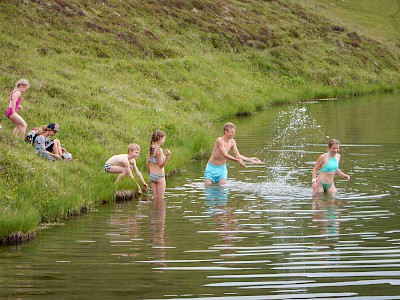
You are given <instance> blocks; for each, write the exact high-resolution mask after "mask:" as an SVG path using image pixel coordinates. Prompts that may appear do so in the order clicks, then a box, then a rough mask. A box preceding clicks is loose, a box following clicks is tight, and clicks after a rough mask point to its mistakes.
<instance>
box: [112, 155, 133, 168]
mask: <svg viewBox="0 0 400 300" xmlns="http://www.w3.org/2000/svg"><path fill="white" fill-rule="evenodd" d="M108 162H109V163H110V164H112V165H113V166H120V167H129V160H128V154H118V155H114V156H112V157H110V158H109V159H108Z"/></svg>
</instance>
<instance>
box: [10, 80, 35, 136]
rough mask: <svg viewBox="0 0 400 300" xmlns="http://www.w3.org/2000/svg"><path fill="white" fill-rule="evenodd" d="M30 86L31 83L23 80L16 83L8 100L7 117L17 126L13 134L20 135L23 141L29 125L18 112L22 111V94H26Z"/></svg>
mask: <svg viewBox="0 0 400 300" xmlns="http://www.w3.org/2000/svg"><path fill="white" fill-rule="evenodd" d="M29 86H30V84H29V81H28V80H26V79H24V78H22V79H20V80H18V81H17V82H16V83H15V88H14V90H13V91H12V92H11V94H10V98H9V100H8V108H7V110H6V116H7V118H9V119H10V120H11V122H13V123H14V124H15V128H14V130H13V132H14V133H15V134H17V135H18V134H19V135H20V136H21V137H22V138H23V139H24V138H25V132H26V127H27V124H26V122H25V121H24V119H23V118H22V117H21V116H20V115H19V114H18V110H19V109H22V106H21V105H20V103H21V99H22V93H24V92H25V91H26V90H27V89H28V88H29Z"/></svg>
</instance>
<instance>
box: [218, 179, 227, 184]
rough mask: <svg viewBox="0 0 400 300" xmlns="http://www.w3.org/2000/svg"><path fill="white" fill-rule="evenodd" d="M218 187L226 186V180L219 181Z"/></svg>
mask: <svg viewBox="0 0 400 300" xmlns="http://www.w3.org/2000/svg"><path fill="white" fill-rule="evenodd" d="M218 184H219V185H225V184H226V179H221V180H220V181H218Z"/></svg>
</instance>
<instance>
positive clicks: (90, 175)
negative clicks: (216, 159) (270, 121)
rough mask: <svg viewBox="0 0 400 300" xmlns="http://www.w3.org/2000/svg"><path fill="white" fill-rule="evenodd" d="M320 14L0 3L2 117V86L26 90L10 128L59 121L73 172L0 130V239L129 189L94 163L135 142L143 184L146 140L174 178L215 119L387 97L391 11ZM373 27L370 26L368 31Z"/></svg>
mask: <svg viewBox="0 0 400 300" xmlns="http://www.w3.org/2000/svg"><path fill="white" fill-rule="evenodd" d="M332 2H333V1H332ZM332 2H328V1H324V0H321V1H317V0H313V1H308V2H307V3H306V4H303V1H292V0H286V1H284V0H275V1H261V0H259V1H256V0H254V1H243V2H240V1H230V2H226V1H211V0H210V1H194V0H193V1H189V0H186V1H182V0H181V1H168V2H167V1H116V0H108V1H78V0H71V1H64V0H36V1H28V0H25V1H22V0H20V1H15V0H13V1H11V0H8V1H7V0H6V1H2V2H1V3H0V24H1V26H0V58H1V65H0V91H1V95H2V97H1V99H3V100H2V103H3V104H2V107H3V108H4V110H5V108H6V106H7V99H8V95H9V92H10V90H11V88H12V86H13V83H14V81H15V80H17V79H19V78H20V77H25V78H27V79H29V80H30V82H31V88H30V89H29V90H28V92H26V94H25V95H24V97H23V103H22V105H23V106H24V109H23V110H22V111H21V116H23V118H24V119H25V120H26V121H27V123H28V127H29V126H38V125H44V124H47V123H49V122H57V123H58V124H59V125H60V127H61V130H60V132H59V134H57V135H58V138H60V140H61V141H62V144H63V145H64V146H65V147H66V148H67V149H68V150H69V151H70V152H71V153H72V154H73V156H74V158H75V160H74V161H71V162H48V161H44V160H41V159H39V158H38V157H36V156H34V154H33V149H32V147H31V146H30V145H28V144H26V143H24V142H22V141H19V140H17V139H16V138H15V137H14V136H13V135H12V133H11V130H12V126H11V122H10V121H9V120H7V119H5V118H4V117H3V116H2V117H1V118H2V119H1V123H2V125H3V128H4V129H3V130H1V131H0V139H1V143H0V177H1V182H0V195H3V196H1V200H0V212H1V213H0V237H2V236H6V235H8V234H10V233H12V232H16V231H22V232H28V231H29V230H32V229H35V228H36V227H37V226H38V224H40V223H41V222H47V221H57V220H60V219H63V218H66V217H68V216H70V215H75V214H80V213H81V212H82V210H87V209H90V208H91V207H94V206H95V205H97V204H98V203H101V202H102V201H109V200H112V199H113V195H114V192H115V190H116V189H118V188H134V185H133V184H132V183H131V182H129V181H128V180H127V181H124V182H122V183H121V184H119V185H115V184H114V183H113V181H114V180H115V177H114V176H111V175H107V174H105V172H104V171H103V165H104V162H105V161H106V160H107V158H108V157H110V156H111V155H113V154H116V153H123V152H126V147H127V145H128V144H129V143H131V142H135V143H138V144H139V145H141V146H142V155H141V156H140V157H139V159H138V165H139V166H140V168H141V170H142V171H143V173H145V172H144V169H145V168H144V165H145V156H146V150H147V148H148V145H149V142H150V136H151V133H152V132H153V131H154V130H155V129H158V128H161V129H163V130H164V131H165V132H166V133H167V134H168V136H167V141H166V144H165V146H166V147H168V148H169V149H171V151H172V153H173V155H172V157H171V160H170V162H169V164H168V166H167V171H168V172H173V171H177V170H179V168H180V167H181V166H182V165H184V164H185V163H188V162H189V161H190V160H192V159H193V158H196V157H197V158H198V157H202V156H203V155H204V154H205V153H207V151H209V150H210V148H211V144H212V142H213V140H214V138H215V137H216V136H217V134H220V128H215V126H213V124H214V122H215V121H216V120H220V119H228V118H229V117H232V116H235V115H240V114H249V113H251V112H254V111H257V110H261V109H263V108H265V107H267V106H269V105H272V104H276V103H286V102H295V101H301V100H307V99H315V98H330V97H347V96H352V95H357V94H363V93H372V92H390V91H393V90H396V89H399V87H400V80H399V79H400V72H399V71H400V61H399V57H400V55H399V54H400V37H399V34H398V32H399V23H398V22H397V21H394V20H397V19H398V18H397V19H396V18H395V17H393V15H396V14H398V13H396V9H398V8H396V7H392V6H393V5H394V4H393V3H392V1H390V0H384V1H383V2H385V3H386V4H387V5H391V6H390V7H391V8H390V10H391V11H392V13H388V12H385V11H384V10H376V9H375V8H374V6H373V3H375V2H374V1H372V0H365V1H363V3H369V6H368V5H366V6H365V7H364V9H363V10H358V9H356V6H355V5H356V3H357V1H356V0H352V1H346V4H347V6H346V7H342V6H341V5H342V4H340V3H339V2H337V3H336V2H334V3H332ZM332 4H334V5H335V6H332ZM331 6H332V7H334V9H330V8H331ZM384 6H385V5H384V4H382V7H384ZM397 11H398V10H397ZM328 12H329V13H328ZM372 16H374V20H379V22H377V24H376V26H374V25H371V24H369V27H368V28H367V27H366V26H364V23H363V22H364V20H366V19H368V18H369V17H370V18H372ZM10 20H18V22H17V24H16V22H11V21H10ZM382 22H386V23H385V24H390V28H389V25H388V26H382ZM378 23H379V24H378ZM392 27H393V28H394V29H393V28H392ZM357 28H364V29H363V31H358V30H357Z"/></svg>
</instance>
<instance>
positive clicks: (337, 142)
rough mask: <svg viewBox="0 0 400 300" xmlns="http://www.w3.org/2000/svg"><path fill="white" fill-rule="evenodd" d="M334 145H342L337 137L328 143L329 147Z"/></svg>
mask: <svg viewBox="0 0 400 300" xmlns="http://www.w3.org/2000/svg"><path fill="white" fill-rule="evenodd" d="M333 145H340V142H339V140H337V139H331V140H330V141H329V143H328V148H331V147H332V146H333Z"/></svg>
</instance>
